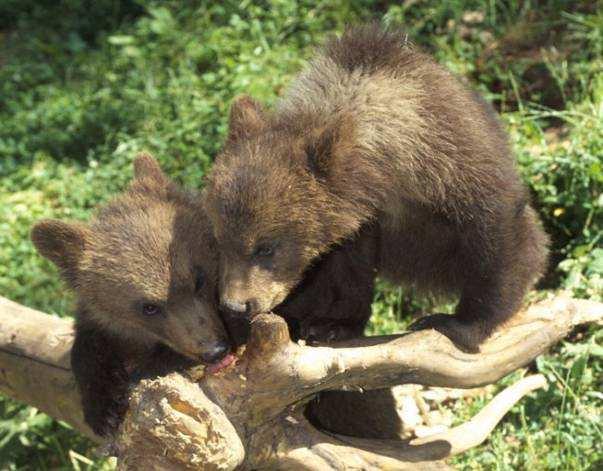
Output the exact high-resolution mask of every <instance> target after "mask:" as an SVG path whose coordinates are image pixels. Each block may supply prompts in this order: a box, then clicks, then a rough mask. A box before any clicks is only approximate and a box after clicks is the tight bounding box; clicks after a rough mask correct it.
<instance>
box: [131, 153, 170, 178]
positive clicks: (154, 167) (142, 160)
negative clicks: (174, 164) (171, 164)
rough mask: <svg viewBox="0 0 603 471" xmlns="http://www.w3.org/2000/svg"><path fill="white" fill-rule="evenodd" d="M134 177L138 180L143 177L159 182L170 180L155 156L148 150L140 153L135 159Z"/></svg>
mask: <svg viewBox="0 0 603 471" xmlns="http://www.w3.org/2000/svg"><path fill="white" fill-rule="evenodd" d="M134 178H135V179H136V180H141V179H143V178H144V179H150V180H153V181H155V182H157V183H166V182H167V181H168V178H167V177H166V175H165V173H163V170H161V167H160V166H159V163H158V162H157V160H155V157H153V156H152V155H151V154H148V153H146V152H143V153H141V154H138V156H136V159H135V160H134Z"/></svg>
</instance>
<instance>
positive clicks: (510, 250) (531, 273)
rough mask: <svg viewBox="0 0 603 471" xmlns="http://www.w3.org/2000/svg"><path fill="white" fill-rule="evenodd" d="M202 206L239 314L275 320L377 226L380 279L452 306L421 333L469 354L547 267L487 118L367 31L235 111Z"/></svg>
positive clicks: (227, 293)
mask: <svg viewBox="0 0 603 471" xmlns="http://www.w3.org/2000/svg"><path fill="white" fill-rule="evenodd" d="M205 194H206V198H205V206H206V209H207V213H208V215H209V217H210V219H211V222H212V226H213V229H214V233H215V236H216V239H217V243H218V246H219V247H220V296H221V302H222V304H223V305H224V306H226V307H227V308H228V309H230V310H232V311H236V312H239V313H240V314H242V315H243V314H245V315H247V316H249V315H254V314H255V313H258V312H265V311H271V310H276V311H278V306H279V305H280V304H281V303H282V302H283V301H284V300H285V299H286V297H287V296H288V295H289V293H291V292H292V291H293V290H294V289H296V286H298V285H299V284H300V282H301V283H303V281H302V280H303V279H304V277H305V276H306V273H307V271H308V269H309V267H311V266H312V265H313V264H314V263H315V261H316V260H318V259H320V258H321V257H324V256H325V254H328V253H329V252H332V251H333V250H335V251H337V250H339V249H338V246H339V245H340V244H341V243H343V242H345V241H346V240H349V239H350V238H352V237H353V236H355V235H356V234H357V233H358V232H359V231H361V230H362V228H363V227H365V226H366V225H367V224H372V225H375V226H377V228H378V233H379V238H378V241H377V243H378V246H377V250H378V252H379V254H378V260H377V270H378V274H379V275H380V276H382V277H384V278H386V279H389V280H390V281H392V282H394V283H402V284H406V285H411V286H413V287H415V288H417V289H418V290H419V291H426V292H431V293H436V294H454V295H458V296H459V297H460V301H459V303H458V305H457V308H456V313H455V315H453V316H448V315H440V316H431V317H428V318H425V319H424V320H422V321H420V322H419V324H418V325H417V327H420V328H428V327H431V328H436V329H438V330H439V331H441V332H442V333H444V334H445V335H447V336H448V337H449V338H450V339H451V340H452V341H454V342H455V343H456V344H457V345H458V346H459V347H460V348H462V349H464V350H466V351H472V352H475V351H477V350H478V349H479V345H480V343H481V342H482V341H483V340H484V339H485V338H487V337H488V336H489V335H490V334H491V333H492V331H493V330H494V328H496V327H497V326H498V325H500V324H501V323H503V322H504V321H505V320H507V319H508V318H509V317H510V316H511V315H512V314H513V313H514V312H516V311H517V310H518V308H519V307H520V305H521V302H522V300H523V297H524V294H525V293H526V291H527V290H528V289H530V287H531V286H532V285H533V283H534V282H535V280H537V279H538V277H539V276H540V275H541V273H542V272H543V270H544V268H545V265H546V254H547V237H546V235H545V234H544V232H543V231H542V228H541V226H540V224H539V221H538V220H537V217H536V214H535V212H534V210H533V209H532V208H531V206H530V204H529V202H528V194H527V190H526V188H525V186H524V184H523V183H522V181H521V179H520V177H519V174H518V172H517V170H516V168H515V162H514V159H513V156H512V153H511V151H510V149H509V146H508V143H507V137H506V135H505V132H504V130H503V127H502V126H501V124H500V123H499V121H498V119H497V118H496V116H495V113H494V111H493V110H492V109H491V107H490V106H489V105H488V104H487V103H486V102H485V101H484V100H483V99H481V98H480V97H479V96H478V95H477V94H476V93H474V92H473V91H472V90H470V89H469V88H468V87H467V86H465V85H464V84H463V83H462V82H461V81H460V80H458V79H457V78H456V77H455V76H454V75H452V74H451V73H450V72H448V71H447V70H446V69H445V68H443V67H442V66H440V65H439V64H437V63H436V62H435V61H434V60H433V59H431V58H430V57H429V56H427V55H425V54H423V53H421V52H419V51H418V50H416V49H415V48H414V47H413V46H412V45H410V44H409V43H408V41H407V39H406V35H405V34H404V33H403V32H401V31H396V30H391V31H388V30H383V29H381V28H379V27H378V26H375V25H368V26H361V27H357V28H352V29H350V30H348V31H347V32H345V33H344V35H343V36H342V37H341V38H338V39H337V38H336V39H332V40H331V41H329V42H328V43H327V45H326V47H325V48H324V50H323V52H322V53H321V54H319V55H318V57H316V58H315V59H314V60H313V61H312V62H311V63H310V65H309V66H308V67H307V69H306V70H305V71H303V72H302V73H301V74H300V75H299V76H298V77H297V79H296V80H295V81H294V83H293V85H292V86H291V87H290V89H289V91H288V92H287V93H286V94H285V96H284V97H283V98H282V99H280V101H279V102H278V103H277V105H276V107H275V109H274V110H273V111H272V112H267V111H264V110H263V109H262V107H261V105H260V104H259V103H257V102H256V101H254V100H252V99H251V98H248V97H243V98H241V99H239V100H237V101H236V102H235V103H234V104H233V106H232V108H231V114H230V124H229V135H228V138H227V141H226V143H225V146H224V148H223V150H222V152H221V153H220V155H219V156H218V158H217V160H216V163H215V165H214V168H213V170H212V172H211V174H210V176H209V180H208V187H207V191H206V193H205Z"/></svg>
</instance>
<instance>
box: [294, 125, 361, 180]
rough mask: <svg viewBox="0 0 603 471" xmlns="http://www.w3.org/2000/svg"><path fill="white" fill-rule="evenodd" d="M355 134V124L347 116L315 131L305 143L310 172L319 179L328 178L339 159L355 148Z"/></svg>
mask: <svg viewBox="0 0 603 471" xmlns="http://www.w3.org/2000/svg"><path fill="white" fill-rule="evenodd" d="M353 134H354V123H353V121H352V119H351V117H349V116H347V115H345V116H338V117H337V118H335V119H333V120H332V121H330V122H329V123H327V124H326V125H325V126H322V127H319V128H317V129H315V130H313V131H312V132H311V133H310V135H309V136H308V137H307V138H306V142H305V151H306V155H307V156H308V167H309V168H310V171H311V172H312V173H314V175H316V176H317V177H320V178H326V177H328V176H329V175H330V173H331V169H332V168H333V165H334V163H335V162H336V161H337V159H338V158H339V157H341V156H342V155H344V154H346V153H348V152H349V151H351V149H352V148H353V147H354V141H353V138H354V135H353Z"/></svg>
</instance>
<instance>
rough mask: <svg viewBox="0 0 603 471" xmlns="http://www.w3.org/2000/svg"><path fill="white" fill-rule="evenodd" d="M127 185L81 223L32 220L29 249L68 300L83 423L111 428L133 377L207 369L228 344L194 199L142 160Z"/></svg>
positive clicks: (102, 430)
mask: <svg viewBox="0 0 603 471" xmlns="http://www.w3.org/2000/svg"><path fill="white" fill-rule="evenodd" d="M135 175H136V177H135V180H134V182H133V183H132V184H131V186H130V188H129V189H128V190H127V191H126V192H124V193H123V194H122V195H120V196H119V197H118V198H116V199H115V200H113V201H112V202H111V203H109V204H108V205H107V206H105V207H104V208H102V210H101V211H100V212H98V214H97V215H96V217H95V218H94V219H93V220H92V221H91V222H90V224H82V223H65V222H62V221H56V220H46V221H41V222H39V223H38V224H36V226H35V227H34V228H33V231H32V239H33V242H34V244H35V245H36V247H37V249H38V251H39V252H40V253H41V254H42V255H43V256H45V257H46V258H48V259H50V260H51V261H52V262H53V263H55V264H56V265H57V266H58V267H59V269H60V270H61V273H62V275H63V277H64V278H65V280H66V281H67V282H68V284H69V285H70V287H71V288H72V289H73V290H74V291H75V293H76V294H77V300H78V308H77V313H76V337H75V343H74V347H73V350H72V357H71V361H72V367H73V371H74V374H75V377H76V380H77V382H78V385H79V388H80V391H81V395H82V403H83V408H84V412H85V418H86V420H87V422H88V423H89V424H90V425H91V426H92V428H93V429H94V431H95V432H96V433H98V434H100V435H105V434H107V433H109V432H111V431H112V430H113V429H114V428H115V426H116V425H117V423H118V422H119V419H120V416H121V414H123V412H124V409H125V407H127V403H126V393H127V388H128V386H129V381H130V379H131V377H132V376H133V375H135V374H148V373H149V372H150V371H156V372H161V371H163V370H164V369H169V368H170V367H171V365H172V364H174V365H177V364H183V365H184V364H186V363H188V362H187V361H185V359H189V360H190V362H193V361H201V362H204V363H213V362H216V361H218V360H220V359H221V358H223V357H224V356H225V355H226V354H227V353H228V348H229V345H228V343H227V340H226V339H227V336H226V333H225V329H224V326H223V324H222V320H221V318H220V316H219V315H218V313H217V307H218V302H217V301H218V296H217V276H218V273H217V270H218V265H217V257H216V256H215V251H216V249H215V245H214V240H213V236H212V234H211V230H210V229H209V227H210V226H209V222H208V221H207V219H206V217H205V215H204V212H203V211H202V209H201V208H200V206H199V203H198V197H196V196H194V195H189V194H187V193H185V192H184V191H182V190H181V189H179V188H178V187H177V186H176V185H175V184H173V183H172V182H170V181H169V180H168V179H167V178H166V177H165V175H164V174H163V173H162V172H161V169H160V168H159V166H158V164H157V162H155V160H154V159H152V158H151V157H150V156H141V157H139V158H137V160H136V161H135Z"/></svg>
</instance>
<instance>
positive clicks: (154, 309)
mask: <svg viewBox="0 0 603 471" xmlns="http://www.w3.org/2000/svg"><path fill="white" fill-rule="evenodd" d="M142 314H143V315H145V316H147V317H154V316H158V315H159V314H161V307H160V306H158V305H157V304H143V305H142Z"/></svg>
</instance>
